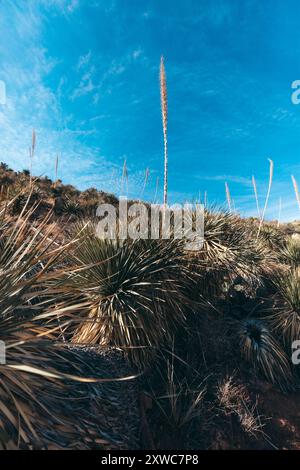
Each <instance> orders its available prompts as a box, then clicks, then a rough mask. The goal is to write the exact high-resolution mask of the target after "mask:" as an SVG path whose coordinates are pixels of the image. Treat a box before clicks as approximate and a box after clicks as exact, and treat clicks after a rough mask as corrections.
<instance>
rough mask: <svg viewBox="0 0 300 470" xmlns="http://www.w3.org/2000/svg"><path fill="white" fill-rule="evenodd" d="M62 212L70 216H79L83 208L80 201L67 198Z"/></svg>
mask: <svg viewBox="0 0 300 470" xmlns="http://www.w3.org/2000/svg"><path fill="white" fill-rule="evenodd" d="M61 212H62V214H64V215H67V216H70V217H79V216H80V215H81V213H82V209H81V206H80V204H79V203H78V202H76V201H74V200H72V199H70V198H67V199H66V200H65V202H64V203H63V206H62V209H61Z"/></svg>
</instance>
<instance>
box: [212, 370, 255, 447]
mask: <svg viewBox="0 0 300 470" xmlns="http://www.w3.org/2000/svg"><path fill="white" fill-rule="evenodd" d="M217 399H218V403H219V406H220V407H221V409H222V411H223V412H224V413H225V415H227V416H228V415H233V416H236V418H237V419H238V422H239V424H240V426H241V428H242V429H243V431H244V432H245V433H247V434H248V435H250V436H253V437H255V438H257V437H258V436H259V435H261V434H264V431H263V427H264V424H263V422H262V417H261V416H260V415H259V413H258V410H257V402H255V403H252V400H251V398H250V396H249V393H248V391H247V389H246V387H245V385H244V384H238V383H236V382H235V380H234V377H233V376H229V377H227V378H225V379H223V381H221V382H220V383H219V384H218V387H217Z"/></svg>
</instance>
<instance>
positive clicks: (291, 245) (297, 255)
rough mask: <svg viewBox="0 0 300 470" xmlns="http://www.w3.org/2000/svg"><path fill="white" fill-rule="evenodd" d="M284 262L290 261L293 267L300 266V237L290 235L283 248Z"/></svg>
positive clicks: (282, 256)
mask: <svg viewBox="0 0 300 470" xmlns="http://www.w3.org/2000/svg"><path fill="white" fill-rule="evenodd" d="M281 258H282V260H283V262H285V263H288V264H290V265H291V266H292V268H297V267H299V266H300V237H290V238H289V239H288V240H287V242H286V244H285V246H284V247H283V249H282V250H281Z"/></svg>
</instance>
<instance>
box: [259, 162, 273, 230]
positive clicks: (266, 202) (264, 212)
mask: <svg viewBox="0 0 300 470" xmlns="http://www.w3.org/2000/svg"><path fill="white" fill-rule="evenodd" d="M268 160H269V162H270V173H269V186H268V192H267V195H266V200H265V205H264V209H263V212H262V214H261V219H260V223H259V228H258V233H257V237H259V234H260V231H261V227H262V224H263V222H264V218H265V214H266V210H267V207H268V202H269V197H270V193H271V187H272V182H273V174H274V163H273V160H271V159H270V158H269V159H268Z"/></svg>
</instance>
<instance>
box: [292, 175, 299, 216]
mask: <svg viewBox="0 0 300 470" xmlns="http://www.w3.org/2000/svg"><path fill="white" fill-rule="evenodd" d="M291 178H292V182H293V186H294V190H295V196H296V199H297V203H298V206H299V209H300V195H299V189H298V184H297V181H296V179H295V177H294V176H293V175H291Z"/></svg>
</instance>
